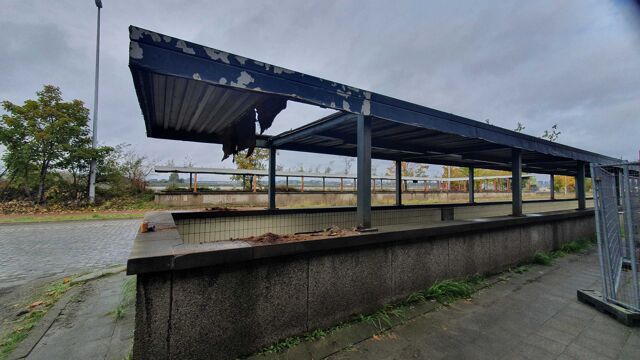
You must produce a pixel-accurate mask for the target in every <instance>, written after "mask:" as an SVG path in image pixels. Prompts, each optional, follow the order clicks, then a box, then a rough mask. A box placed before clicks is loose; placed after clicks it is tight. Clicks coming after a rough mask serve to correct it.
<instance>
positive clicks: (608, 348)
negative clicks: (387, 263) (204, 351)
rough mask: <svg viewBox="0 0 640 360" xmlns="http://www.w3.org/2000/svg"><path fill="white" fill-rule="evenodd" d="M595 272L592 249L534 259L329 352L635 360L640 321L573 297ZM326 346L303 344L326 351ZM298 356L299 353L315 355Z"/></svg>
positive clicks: (595, 284) (591, 284)
mask: <svg viewBox="0 0 640 360" xmlns="http://www.w3.org/2000/svg"><path fill="white" fill-rule="evenodd" d="M599 277H600V272H599V267H598V260H597V257H596V254H595V251H592V252H591V254H590V255H587V256H569V257H566V258H563V259H560V260H557V261H556V265H554V266H552V267H542V266H533V267H532V268H531V270H530V271H529V272H527V273H525V274H523V275H514V276H513V277H512V278H511V279H510V280H509V281H507V282H503V283H499V284H498V285H496V286H494V287H491V288H488V289H486V290H483V291H481V292H479V293H478V294H476V295H474V297H473V299H472V300H471V301H458V302H456V303H455V304H453V305H452V306H449V307H443V308H441V309H439V310H437V311H435V312H431V313H428V314H425V315H423V316H420V317H417V318H415V319H412V320H409V321H408V322H406V323H405V324H401V325H398V326H395V327H394V328H392V329H391V330H389V331H387V332H385V333H383V334H382V335H380V336H377V337H375V338H372V337H369V338H368V339H367V340H365V341H362V342H359V343H356V344H354V345H353V346H350V347H348V348H346V349H343V350H341V351H339V352H337V353H334V354H333V355H332V356H329V359H335V360H338V359H371V360H376V359H567V360H568V359H640V328H629V327H626V326H624V325H622V324H620V323H619V322H617V321H616V320H614V319H612V318H610V317H609V316H607V315H605V314H602V313H600V312H598V311H597V310H595V309H593V308H591V307H590V306H587V305H584V304H581V303H580V302H578V300H577V299H576V290H577V289H580V288H596V289H597V288H600V285H599ZM327 346H330V344H326V345H325V346H324V347H321V348H317V347H313V346H310V345H305V349H307V350H308V349H317V350H316V351H317V353H323V354H326V353H327V351H328V350H327V349H326V347H327ZM334 351H335V350H334ZM292 353H293V352H292ZM296 353H297V354H300V352H296ZM305 355H306V356H305V357H298V359H317V358H319V357H317V356H315V355H316V354H315V353H314V352H309V351H307V352H306V354H305ZM269 358H270V359H284V358H287V357H286V354H283V355H281V356H271V357H269Z"/></svg>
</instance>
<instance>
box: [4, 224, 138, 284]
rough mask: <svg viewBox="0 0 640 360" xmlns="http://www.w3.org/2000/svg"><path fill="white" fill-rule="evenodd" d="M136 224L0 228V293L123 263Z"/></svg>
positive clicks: (23, 225) (131, 243) (10, 226)
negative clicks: (59, 276) (46, 279)
mask: <svg viewBox="0 0 640 360" xmlns="http://www.w3.org/2000/svg"><path fill="white" fill-rule="evenodd" d="M140 221H141V220H139V219H138V220H106V221H105V220H103V221H66V222H52V223H34V224H11V225H0V264H2V266H0V290H1V289H2V288H10V287H15V286H17V285H21V284H24V283H26V282H29V281H32V280H35V279H38V278H43V277H51V276H53V275H70V274H73V273H77V272H78V271H82V270H86V269H95V268H100V267H106V266H110V265H113V264H124V263H126V260H127V256H128V255H129V252H130V251H131V246H132V245H133V239H134V237H135V234H136V231H137V229H138V226H139V224H140Z"/></svg>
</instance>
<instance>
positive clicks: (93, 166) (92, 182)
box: [89, 0, 102, 204]
mask: <svg viewBox="0 0 640 360" xmlns="http://www.w3.org/2000/svg"><path fill="white" fill-rule="evenodd" d="M96 6H97V7H98V21H97V29H96V77H95V84H94V90H93V127H92V128H91V147H92V148H93V149H95V148H96V147H97V146H98V81H99V80H100V9H102V1H99V0H97V1H96ZM96 170H97V163H96V161H95V160H91V163H90V164H89V203H91V204H93V203H94V202H95V201H96Z"/></svg>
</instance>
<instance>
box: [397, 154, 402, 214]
mask: <svg viewBox="0 0 640 360" xmlns="http://www.w3.org/2000/svg"><path fill="white" fill-rule="evenodd" d="M400 205H402V161H400V160H396V206H400Z"/></svg>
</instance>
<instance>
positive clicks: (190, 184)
mask: <svg viewBox="0 0 640 360" xmlns="http://www.w3.org/2000/svg"><path fill="white" fill-rule="evenodd" d="M192 187H193V173H189V189H191V188H192Z"/></svg>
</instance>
